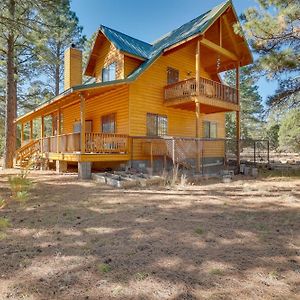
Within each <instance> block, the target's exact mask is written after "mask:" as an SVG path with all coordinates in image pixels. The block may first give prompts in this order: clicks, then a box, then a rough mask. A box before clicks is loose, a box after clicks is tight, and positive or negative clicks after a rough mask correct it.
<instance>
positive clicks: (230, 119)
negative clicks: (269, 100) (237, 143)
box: [224, 67, 263, 139]
mask: <svg viewBox="0 0 300 300" xmlns="http://www.w3.org/2000/svg"><path fill="white" fill-rule="evenodd" d="M224 81H225V82H226V83H227V84H228V85H230V86H233V87H235V83H236V81H235V72H234V71H229V72H226V74H225V77H224ZM240 105H241V138H242V139H257V138H260V137H261V136H260V134H261V127H262V125H263V120H262V119H263V117H262V115H263V105H262V98H261V96H260V95H259V93H258V86H257V85H256V83H255V80H254V77H253V76H252V74H251V71H250V68H247V67H244V68H241V70H240ZM235 131H236V126H235V116H234V115H233V114H231V113H228V114H226V136H227V137H228V138H232V139H235Z"/></svg>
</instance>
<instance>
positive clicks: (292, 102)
mask: <svg viewBox="0 0 300 300" xmlns="http://www.w3.org/2000/svg"><path fill="white" fill-rule="evenodd" d="M258 3H259V7H258V8H249V9H247V10H246V12H245V13H244V14H243V15H242V16H241V19H242V23H243V29H244V31H245V33H246V36H247V38H248V40H249V41H250V43H251V46H252V48H253V50H254V51H255V53H256V54H258V59H257V60H256V62H255V68H256V71H258V72H259V73H260V74H263V75H266V76H267V77H268V78H269V79H270V80H273V79H274V80H278V82H279V86H278V89H277V90H276V92H275V94H274V95H273V96H271V97H270V98H269V99H268V105H269V106H271V107H274V106H281V105H288V106H289V107H290V108H291V107H297V106H299V104H300V76H299V71H300V54H299V49H300V25H299V21H300V5H299V0H258ZM235 29H236V31H237V32H241V28H240V27H239V25H236V27H235Z"/></svg>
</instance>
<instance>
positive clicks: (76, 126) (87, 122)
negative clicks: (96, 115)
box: [73, 120, 93, 133]
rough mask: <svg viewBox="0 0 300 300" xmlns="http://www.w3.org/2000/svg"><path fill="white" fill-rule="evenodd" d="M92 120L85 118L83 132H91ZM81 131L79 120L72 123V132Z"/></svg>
mask: <svg viewBox="0 0 300 300" xmlns="http://www.w3.org/2000/svg"><path fill="white" fill-rule="evenodd" d="M92 127H93V121H92V120H85V132H92ZM80 132H81V124H80V121H76V122H74V123H73V133H80Z"/></svg>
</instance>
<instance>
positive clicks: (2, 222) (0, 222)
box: [0, 218, 11, 241]
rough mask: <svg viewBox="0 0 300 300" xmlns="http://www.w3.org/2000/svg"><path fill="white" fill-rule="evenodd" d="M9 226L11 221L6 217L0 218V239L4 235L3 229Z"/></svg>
mask: <svg viewBox="0 0 300 300" xmlns="http://www.w3.org/2000/svg"><path fill="white" fill-rule="evenodd" d="M10 226H11V223H10V221H9V220H8V219H6V218H0V241H1V240H3V239H4V238H5V237H6V234H5V231H6V229H7V228H8V227H10Z"/></svg>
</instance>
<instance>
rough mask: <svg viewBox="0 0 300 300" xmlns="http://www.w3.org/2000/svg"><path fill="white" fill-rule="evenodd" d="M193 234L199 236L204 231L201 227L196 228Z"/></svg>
mask: <svg viewBox="0 0 300 300" xmlns="http://www.w3.org/2000/svg"><path fill="white" fill-rule="evenodd" d="M195 233H197V234H199V235H201V234H203V233H204V229H203V228H202V227H201V226H198V227H197V228H196V229H195Z"/></svg>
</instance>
